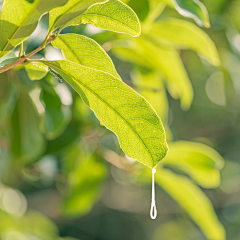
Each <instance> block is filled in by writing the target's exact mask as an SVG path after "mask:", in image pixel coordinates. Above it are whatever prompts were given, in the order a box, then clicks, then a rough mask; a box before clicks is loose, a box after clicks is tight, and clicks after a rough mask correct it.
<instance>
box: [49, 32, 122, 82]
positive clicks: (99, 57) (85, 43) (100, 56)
mask: <svg viewBox="0 0 240 240" xmlns="http://www.w3.org/2000/svg"><path fill="white" fill-rule="evenodd" d="M52 45H53V46H54V47H57V48H60V49H61V50H62V51H63V54H64V56H65V58H66V60H69V61H71V62H75V63H79V64H82V65H84V66H87V67H92V68H94V69H98V70H101V71H105V72H108V73H110V74H112V75H114V76H116V77H119V75H118V74H117V72H116V69H115V67H114V65H113V62H112V60H111V58H110V57H109V56H108V55H107V54H106V52H105V51H104V50H103V49H102V48H101V46H100V45H98V44H97V43H96V42H95V41H94V40H92V39H90V38H88V37H85V36H83V35H78V34H63V35H59V37H58V38H57V39H56V40H55V41H54V42H52Z"/></svg>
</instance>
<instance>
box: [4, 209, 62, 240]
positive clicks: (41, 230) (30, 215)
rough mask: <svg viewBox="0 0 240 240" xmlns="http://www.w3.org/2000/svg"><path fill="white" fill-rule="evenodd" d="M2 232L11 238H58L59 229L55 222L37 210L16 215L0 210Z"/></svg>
mask: <svg viewBox="0 0 240 240" xmlns="http://www.w3.org/2000/svg"><path fill="white" fill-rule="evenodd" d="M0 219H1V225H0V234H1V236H9V237H11V236H12V238H11V239H28V237H29V236H31V237H32V238H36V239H46V240H52V239H55V238H57V236H58V229H57V227H56V226H55V224H54V223H53V222H51V221H50V220H49V219H48V218H46V217H45V216H43V215H42V214H41V213H38V212H35V211H28V212H27V213H26V214H25V215H24V216H22V217H21V218H20V217H14V216H12V215H9V214H6V213H4V212H2V211H0Z"/></svg>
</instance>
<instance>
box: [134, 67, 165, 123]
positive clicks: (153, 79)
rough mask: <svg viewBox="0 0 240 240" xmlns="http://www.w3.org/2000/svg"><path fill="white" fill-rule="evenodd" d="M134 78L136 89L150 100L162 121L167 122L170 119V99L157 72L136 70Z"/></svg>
mask: <svg viewBox="0 0 240 240" xmlns="http://www.w3.org/2000/svg"><path fill="white" fill-rule="evenodd" d="M131 76H132V80H133V83H134V87H136V90H137V91H138V92H139V93H140V94H141V95H142V96H143V97H145V98H146V99H147V101H149V103H150V104H151V105H152V106H153V108H154V109H155V111H156V112H157V114H158V116H159V117H160V118H161V120H162V122H163V123H164V124H165V123H167V119H168V99H167V94H166V90H165V86H164V84H163V82H162V79H161V78H160V76H159V74H157V73H156V72H149V73H145V74H144V73H141V72H140V71H135V72H134V73H133V74H132V75H131Z"/></svg>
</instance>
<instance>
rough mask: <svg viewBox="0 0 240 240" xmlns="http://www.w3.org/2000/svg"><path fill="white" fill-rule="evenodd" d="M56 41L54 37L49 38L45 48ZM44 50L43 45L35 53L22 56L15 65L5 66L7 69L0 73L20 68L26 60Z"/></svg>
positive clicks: (0, 69) (3, 68)
mask: <svg viewBox="0 0 240 240" xmlns="http://www.w3.org/2000/svg"><path fill="white" fill-rule="evenodd" d="M54 39H55V38H54V37H52V36H50V37H49V38H48V40H47V41H46V44H45V46H46V45H47V44H49V43H50V42H52V41H53V40H54ZM43 48H44V47H43V46H42V45H41V46H39V47H38V48H36V49H35V50H34V51H32V52H31V53H29V54H27V55H26V56H21V57H20V58H18V59H17V60H16V61H15V62H13V63H11V64H9V65H7V66H5V67H2V68H0V73H3V72H6V71H7V70H9V69H12V68H14V67H16V66H18V65H20V64H23V63H24V62H25V60H26V59H28V58H30V57H32V56H33V55H34V54H36V53H38V52H39V51H41V50H42V49H43Z"/></svg>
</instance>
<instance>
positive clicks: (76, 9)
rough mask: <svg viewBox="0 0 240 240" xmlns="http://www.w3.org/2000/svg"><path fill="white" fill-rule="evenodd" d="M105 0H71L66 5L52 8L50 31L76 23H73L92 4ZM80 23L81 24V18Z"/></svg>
mask: <svg viewBox="0 0 240 240" xmlns="http://www.w3.org/2000/svg"><path fill="white" fill-rule="evenodd" d="M105 1H106V0H69V1H68V3H67V4H66V5H64V6H62V7H58V8H55V9H53V10H51V11H50V17H49V33H50V32H52V31H53V30H55V29H57V28H64V27H67V26H70V25H76V24H73V23H74V22H75V21H77V20H78V19H79V16H80V15H81V14H82V13H83V12H85V11H86V10H87V9H88V8H89V7H90V6H92V5H93V4H96V3H102V2H105ZM78 24H80V21H79V20H78Z"/></svg>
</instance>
